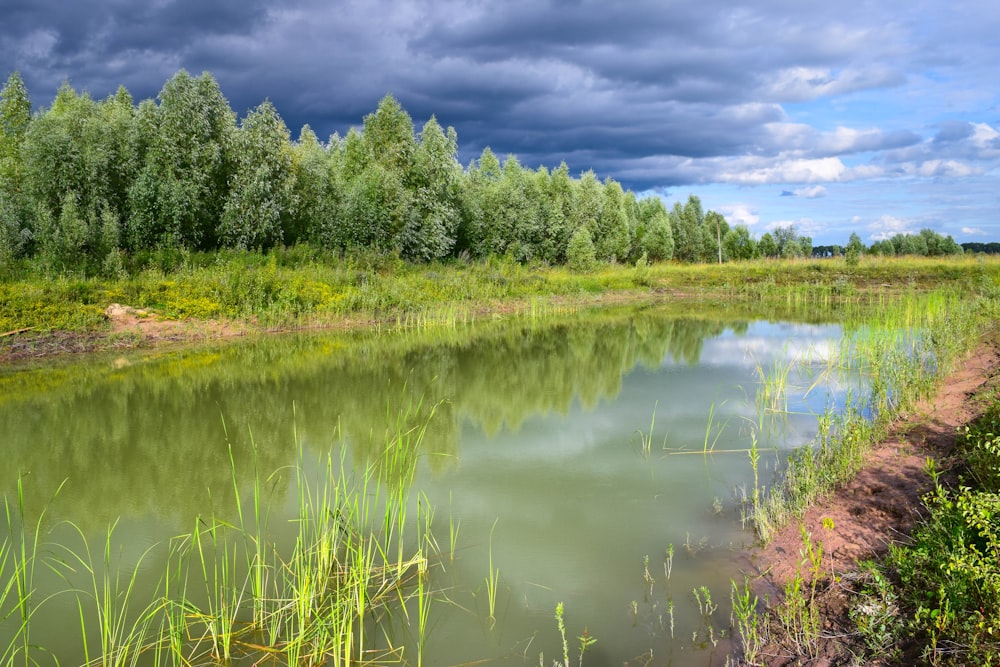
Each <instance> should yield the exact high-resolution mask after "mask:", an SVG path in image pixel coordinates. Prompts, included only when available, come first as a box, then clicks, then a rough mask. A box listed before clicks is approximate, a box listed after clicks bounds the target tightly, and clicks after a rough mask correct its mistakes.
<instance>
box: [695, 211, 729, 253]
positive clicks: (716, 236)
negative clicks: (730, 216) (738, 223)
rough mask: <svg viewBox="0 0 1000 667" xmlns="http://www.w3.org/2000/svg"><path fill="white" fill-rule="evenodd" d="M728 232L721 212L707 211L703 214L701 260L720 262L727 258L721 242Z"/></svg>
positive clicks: (727, 225) (727, 226) (726, 223)
mask: <svg viewBox="0 0 1000 667" xmlns="http://www.w3.org/2000/svg"><path fill="white" fill-rule="evenodd" d="M728 233H729V223H728V222H726V218H725V217H724V216H723V215H722V214H721V213H717V212H716V211H709V212H708V213H706V214H705V223H704V225H703V226H702V238H703V241H702V244H703V256H702V261H705V262H718V263H719V264H722V262H723V261H725V260H727V259H728V256H727V254H726V247H725V244H724V243H723V242H722V239H723V238H724V237H725V236H726V234H728Z"/></svg>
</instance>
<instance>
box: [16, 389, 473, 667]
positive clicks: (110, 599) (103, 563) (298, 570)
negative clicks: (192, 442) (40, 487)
mask: <svg viewBox="0 0 1000 667" xmlns="http://www.w3.org/2000/svg"><path fill="white" fill-rule="evenodd" d="M411 408H412V411H411V412H406V413H405V414H403V415H401V416H398V419H397V420H395V421H394V422H393V423H392V424H390V425H389V426H388V427H387V431H386V432H387V434H388V437H390V441H389V442H388V443H386V446H385V447H384V448H383V450H382V451H381V453H380V454H379V455H378V456H377V457H376V458H375V459H374V460H371V461H369V462H368V463H367V464H363V465H360V466H356V465H353V464H351V463H349V462H348V460H347V451H346V448H342V449H341V451H340V453H339V454H336V453H334V452H327V453H326V454H325V455H323V456H322V457H321V458H320V459H319V460H318V461H316V462H315V463H313V462H311V461H306V460H304V458H303V455H302V454H301V453H300V457H299V460H298V461H297V462H295V464H294V465H293V466H291V467H290V468H289V469H283V470H279V471H276V472H275V473H273V474H272V475H271V476H268V477H264V476H263V475H262V473H261V471H260V470H259V468H258V466H257V458H256V455H257V452H256V444H255V443H254V442H253V438H252V437H251V438H250V440H251V449H250V452H249V455H250V456H251V457H253V472H252V477H253V478H252V479H249V480H247V479H239V478H238V475H237V474H236V463H235V461H236V458H237V457H236V453H235V452H234V451H233V450H232V448H230V464H231V466H232V470H233V475H232V491H233V493H234V494H235V496H236V503H235V506H236V510H235V513H236V514H235V517H234V518H227V517H220V516H216V515H207V516H202V517H198V518H197V519H196V521H195V525H194V526H193V527H192V529H191V530H190V532H188V533H186V534H183V535H180V536H177V537H175V538H172V539H171V540H169V541H168V542H167V543H165V544H158V545H154V546H153V547H150V548H149V549H148V550H147V551H145V552H143V554H142V555H141V556H140V557H139V559H138V562H136V563H134V564H128V565H127V564H126V563H125V562H124V561H123V558H122V556H121V555H120V554H116V553H115V535H116V524H112V525H111V526H110V527H109V528H108V530H107V533H106V535H105V538H104V540H103V543H102V545H101V549H100V551H99V552H98V551H96V550H92V548H91V546H90V544H88V542H87V539H86V536H85V535H84V532H83V530H82V529H81V528H79V527H77V526H75V525H73V524H62V525H67V526H68V527H69V529H70V531H71V532H72V533H73V535H75V536H77V537H79V538H80V543H81V545H82V546H77V547H74V546H72V545H70V544H64V543H51V544H50V543H49V542H48V541H47V535H46V532H45V531H44V530H43V524H44V517H45V511H46V510H47V509H48V507H47V506H46V508H44V509H43V511H42V513H41V515H40V517H39V519H38V520H37V521H35V522H34V523H33V524H29V523H28V522H27V520H26V508H25V504H24V489H23V485H22V482H21V481H19V489H18V500H17V502H16V503H15V502H12V501H11V500H9V499H5V500H4V507H5V517H6V520H7V536H5V538H4V541H3V542H2V543H0V576H2V579H0V613H2V614H3V615H4V616H5V617H8V618H13V619H16V620H17V621H18V623H17V625H16V627H14V631H13V633H12V634H11V633H8V634H9V635H10V639H9V640H5V641H7V642H8V643H7V645H6V646H5V647H3V648H4V653H3V655H2V656H0V657H2V658H3V660H2V663H3V664H11V665H13V664H18V663H20V662H22V661H23V662H24V664H25V665H32V664H37V663H38V661H39V656H40V655H44V654H45V652H46V651H45V648H44V647H42V646H40V645H39V640H40V639H42V640H43V639H44V638H42V637H40V636H36V633H35V632H32V628H33V627H34V625H33V621H34V619H35V618H36V617H37V616H36V614H37V613H38V610H39V609H40V608H42V607H44V606H46V605H47V604H48V602H49V600H51V599H52V598H53V597H55V596H61V595H67V594H70V595H74V596H75V599H76V607H77V612H78V617H79V633H80V642H81V647H82V648H81V654H82V660H83V662H85V663H86V664H98V663H100V664H106V665H133V664H139V663H140V662H141V663H143V664H146V663H152V664H155V665H166V664H204V663H218V662H223V663H229V662H231V661H243V660H247V661H250V662H261V661H269V662H274V663H276V664H287V665H293V664H294V665H298V664H320V663H326V664H332V665H338V666H339V665H343V666H345V667H347V666H349V665H355V664H359V663H365V664H378V663H380V662H399V660H400V659H401V656H402V654H403V646H402V645H401V644H399V645H397V644H396V642H395V641H394V640H393V639H392V634H393V633H392V632H391V631H390V629H389V625H392V624H400V623H402V624H404V625H410V624H409V623H408V613H409V612H408V611H407V606H408V605H410V604H413V605H415V606H416V610H417V618H416V623H415V624H413V625H414V626H415V628H416V635H417V636H416V638H415V644H416V663H417V664H418V665H420V664H422V655H423V652H424V649H425V639H426V633H427V630H428V621H429V618H430V609H431V605H432V602H433V600H434V599H435V597H436V595H437V594H436V593H435V592H434V591H433V589H432V588H431V587H430V580H429V576H430V565H431V563H432V559H433V558H437V557H438V556H439V551H440V549H439V547H438V544H437V541H436V539H435V538H434V535H433V532H432V524H433V518H434V511H433V508H432V507H431V506H430V504H429V503H428V502H427V499H426V498H425V497H424V498H420V499H417V502H416V506H417V511H416V516H415V517H410V515H409V512H408V509H407V508H408V506H409V505H410V504H411V500H410V498H409V492H408V490H409V486H410V482H411V481H412V477H413V474H414V467H415V465H416V459H415V456H416V452H417V451H419V449H420V442H421V439H422V438H423V435H424V433H425V427H426V424H419V423H418V424H416V425H413V422H414V418H415V417H416V413H417V412H419V409H418V408H419V402H415V403H414V404H413V405H412V406H411ZM432 413H433V411H432ZM295 437H296V440H297V438H298V436H297V435H296V436H295ZM299 450H300V452H302V451H303V450H302V447H301V445H300V447H299ZM289 474H290V478H291V480H292V481H293V482H294V484H295V488H296V493H295V503H296V516H295V519H294V526H295V531H294V533H295V534H294V541H293V543H292V544H288V543H287V541H282V540H280V539H279V538H278V536H277V534H276V532H275V531H274V530H273V527H272V526H271V525H270V520H269V508H270V507H271V506H272V505H273V504H274V503H275V502H277V501H280V500H281V499H282V496H279V495H276V494H275V489H277V488H279V487H280V486H281V484H280V480H281V479H284V478H285V477H287V476H289ZM244 483H247V484H248V486H245V485H244ZM244 489H246V495H245V496H244ZM408 517H409V518H408ZM410 518H415V520H416V532H415V533H412V531H411V530H410V528H411V527H412V525H413V522H412V521H410ZM452 548H454V545H452ZM154 551H155V552H157V553H158V554H162V558H163V559H164V560H165V563H166V564H165V567H164V571H163V573H162V576H161V578H160V581H159V583H158V584H157V585H156V587H155V590H140V589H139V583H138V582H139V579H138V572H139V570H140V568H141V567H144V566H145V563H147V562H149V561H150V560H155V559H153V558H150V555H151V554H152V553H153V552H154ZM157 557H158V558H159V557H161V556H159V555H158V556H157ZM40 565H41V566H43V567H49V568H51V569H53V570H55V571H56V573H57V574H59V575H60V576H61V577H62V580H63V582H64V583H65V585H66V588H65V589H64V590H59V591H56V592H55V593H51V594H45V596H44V597H40V595H41V594H40V593H39V592H38V591H37V590H36V588H37V587H36V584H35V571H36V568H37V567H39V566H40ZM491 569H492V568H491ZM81 578H82V581H83V583H82V584H80V583H78V582H79V581H80V580H81ZM10 626H11V624H10V623H8V624H7V625H6V626H5V632H6V631H7V628H8V627H10ZM375 646H380V647H381V648H378V649H374V647H375ZM52 657H53V659H56V660H58V659H59V656H52Z"/></svg>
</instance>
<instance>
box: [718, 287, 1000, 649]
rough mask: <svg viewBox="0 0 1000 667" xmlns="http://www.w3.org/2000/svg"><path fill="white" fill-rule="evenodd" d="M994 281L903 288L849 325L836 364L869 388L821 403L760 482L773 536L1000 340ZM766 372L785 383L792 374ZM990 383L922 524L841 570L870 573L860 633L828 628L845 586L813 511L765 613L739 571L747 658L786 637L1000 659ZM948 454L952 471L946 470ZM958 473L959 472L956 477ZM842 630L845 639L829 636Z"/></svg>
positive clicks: (805, 642) (855, 628)
mask: <svg viewBox="0 0 1000 667" xmlns="http://www.w3.org/2000/svg"><path fill="white" fill-rule="evenodd" d="M983 287H984V289H981V290H977V291H970V292H967V293H957V292H949V291H948V290H938V291H935V292H932V293H929V294H924V295H911V296H909V297H907V298H903V299H898V300H896V301H895V302H894V303H893V304H892V305H891V306H887V307H886V308H885V309H884V310H882V311H881V313H880V315H879V318H878V320H877V321H872V322H868V323H864V324H862V325H861V326H858V327H856V328H855V329H854V330H853V332H852V333H851V335H849V336H848V337H846V338H845V341H844V343H843V345H842V349H841V351H840V353H839V355H838V361H837V363H836V364H835V365H836V366H840V367H845V368H851V369H854V370H855V371H858V372H860V373H861V376H862V377H863V378H865V385H864V387H865V389H864V392H863V394H861V395H858V396H852V397H850V398H849V400H848V403H847V406H846V409H844V410H843V411H839V412H838V413H833V412H831V411H828V412H827V413H826V414H823V415H820V416H819V418H818V419H819V433H818V435H817V437H816V440H815V442H813V443H811V445H810V446H807V447H803V448H800V449H799V450H797V451H796V452H795V453H794V454H793V455H792V456H791V457H790V458H789V460H788V463H787V468H786V469H785V471H784V473H783V476H782V478H781V480H780V482H779V483H778V484H777V485H776V486H775V487H774V488H772V489H760V490H759V489H756V488H755V489H754V492H753V495H752V501H751V506H752V510H751V512H750V515H751V518H752V523H753V525H754V527H755V529H756V531H757V533H758V535H759V536H760V537H761V538H762V539H763V540H765V541H766V540H768V539H769V538H770V537H771V535H772V534H773V533H774V532H775V531H776V530H777V529H778V528H780V527H782V526H784V525H786V524H788V523H790V522H794V521H799V520H801V517H802V516H803V514H804V513H805V511H806V510H807V509H808V508H809V507H810V506H811V505H813V504H814V503H815V502H816V501H817V500H819V499H820V498H822V497H824V496H827V495H828V494H830V493H831V492H832V491H833V490H835V489H836V488H838V487H839V486H841V485H843V484H845V483H846V482H848V481H850V480H851V479H853V478H854V476H855V475H856V474H857V473H858V471H859V470H860V469H861V468H862V467H863V466H865V464H866V462H867V460H868V457H869V455H870V454H871V452H872V450H873V449H874V447H875V446H877V445H878V443H879V442H880V441H881V440H883V439H885V438H886V437H887V436H888V435H889V433H890V430H891V428H892V427H893V425H894V423H895V422H896V420H897V419H898V418H899V416H900V415H901V414H902V413H904V412H906V411H907V409H908V408H909V407H910V406H912V405H913V404H914V403H915V402H916V401H917V400H921V399H924V400H927V399H933V397H934V395H935V392H936V391H937V389H938V387H939V386H940V383H941V381H942V380H943V379H944V378H945V377H947V376H948V374H949V373H951V372H952V371H953V370H954V369H955V368H956V365H957V363H958V362H960V361H961V360H962V359H963V358H964V357H965V356H966V355H967V354H968V353H969V352H970V351H971V350H972V349H973V348H974V347H976V346H978V345H980V344H981V343H982V342H983V340H984V337H990V338H991V339H993V340H995V337H996V335H997V332H996V322H997V320H998V319H1000V301H998V299H997V296H998V295H997V290H996V289H995V288H989V287H988V286H986V285H984V286H983ZM994 344H995V343H994ZM833 366H834V365H831V368H833ZM768 382H769V383H770V384H772V385H779V384H780V378H777V379H774V378H768ZM991 391H992V392H993V393H990V394H989V395H988V396H986V397H979V400H986V401H987V403H988V406H989V407H988V408H987V410H986V415H985V416H984V417H983V418H982V419H980V420H978V421H976V422H975V423H973V424H970V425H968V426H966V427H965V429H964V434H963V437H962V438H961V445H960V447H959V448H958V450H957V451H958V455H957V456H956V457H955V458H949V459H948V460H946V461H944V462H943V463H936V462H935V461H934V460H933V459H928V461H927V464H926V466H927V473H928V475H929V478H930V479H932V480H933V482H934V483H935V489H934V491H933V492H931V493H930V494H928V495H927V496H926V497H925V498H924V503H925V507H924V508H923V510H922V513H921V514H922V516H924V517H926V518H925V520H924V521H923V522H922V523H921V524H920V525H919V526H918V527H917V529H916V530H915V531H914V532H913V534H912V535H911V536H909V537H906V536H897V537H896V539H895V541H894V542H893V543H892V544H891V546H890V549H889V553H888V555H887V556H886V558H885V559H884V560H883V561H882V562H881V563H867V564H863V565H862V566H861V567H862V569H861V571H859V572H856V573H849V575H848V574H844V573H840V572H838V573H837V577H838V579H837V580H838V581H839V580H840V577H841V576H842V575H843V578H844V581H846V580H847V579H848V578H850V580H851V581H855V582H857V581H860V582H861V585H860V589H859V590H858V591H857V592H856V593H855V595H854V596H853V597H852V598H851V600H850V602H849V609H848V611H847V612H845V613H846V614H847V615H848V616H849V619H847V622H848V625H849V627H850V628H851V631H850V632H849V633H847V634H846V635H840V636H839V637H840V639H839V640H837V639H833V638H832V637H830V636H827V635H826V634H825V633H824V627H825V626H824V619H823V614H824V613H825V612H824V610H827V609H830V608H831V606H830V604H831V603H830V602H829V596H830V595H835V594H831V593H830V590H832V587H829V582H828V581H827V582H824V583H820V580H821V579H826V578H827V573H826V570H825V565H824V562H823V547H822V544H821V542H819V541H817V540H814V539H813V536H812V535H811V534H810V533H809V532H808V531H807V530H806V527H805V525H804V524H803V525H801V526H800V527H801V534H802V539H801V544H800V548H799V558H800V560H799V561H797V563H798V569H797V570H796V574H795V576H794V577H793V578H792V579H791V581H789V582H788V583H787V584H785V585H784V588H783V590H782V592H781V595H780V596H779V597H778V599H776V600H774V601H771V606H770V608H769V609H768V610H767V613H766V614H765V615H762V616H756V612H755V608H756V606H757V602H759V601H757V600H752V594H751V592H750V590H749V587H747V586H743V587H741V586H738V585H736V584H734V589H733V591H734V593H733V605H734V609H736V610H739V611H738V612H737V616H738V618H739V623H738V633H739V635H740V636H741V638H742V640H743V649H744V652H743V659H744V660H745V664H764V663H763V662H761V660H762V653H761V650H762V647H763V645H764V644H770V645H773V644H775V643H776V644H778V645H780V646H781V647H782V649H781V650H782V651H783V652H787V653H790V654H791V655H793V656H795V657H796V658H797V659H800V660H812V659H816V658H817V657H819V655H820V651H821V650H822V651H824V655H825V656H826V657H829V655H830V652H831V650H832V651H835V652H840V653H843V654H844V655H847V654H853V655H855V657H857V654H859V653H861V654H863V655H864V656H866V657H867V658H869V659H879V660H888V661H889V662H888V664H914V663H915V662H920V664H935V665H937V664H950V665H951V664H953V665H966V664H977V665H988V664H996V661H997V656H998V650H1000V577H998V575H997V572H998V570H997V563H998V562H1000V539H998V537H997V536H998V535H1000V519H998V517H1000V511H998V510H1000V504H998V501H997V493H996V492H997V490H998V489H1000V477H998V475H1000V445H998V436H997V435H996V434H997V433H1000V400H998V399H997V395H996V394H995V390H991ZM751 460H752V461H753V457H752V456H751ZM943 467H944V468H949V469H950V470H951V473H952V474H951V475H950V476H944V475H942V472H941V470H942V468H943ZM755 470H756V468H755ZM948 477H950V478H951V479H953V480H955V482H954V483H952V484H946V483H945V482H944V480H945V479H946V478H948ZM913 509H916V508H913ZM829 528H830V529H833V524H832V522H831V524H830V526H829ZM886 538H887V539H889V538H890V536H888V535H887V536H886ZM831 641H832V642H837V641H839V642H840V643H841V647H842V648H840V649H831V648H830V644H829V643H830V642H831ZM824 644H825V646H826V648H822V649H821V645H824Z"/></svg>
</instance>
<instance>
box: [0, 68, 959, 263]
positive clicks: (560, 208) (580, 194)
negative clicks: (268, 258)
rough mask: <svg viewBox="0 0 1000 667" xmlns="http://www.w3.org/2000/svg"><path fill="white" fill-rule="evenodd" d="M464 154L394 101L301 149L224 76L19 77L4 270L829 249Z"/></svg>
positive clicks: (11, 118)
mask: <svg viewBox="0 0 1000 667" xmlns="http://www.w3.org/2000/svg"><path fill="white" fill-rule="evenodd" d="M457 154H458V138H457V135H456V133H455V130H454V129H453V128H451V127H449V128H447V129H445V128H443V127H441V125H440V124H439V123H438V122H437V120H436V119H435V118H433V117H432V118H431V119H430V120H428V121H427V122H426V123H425V124H424V126H423V128H422V129H421V131H420V132H419V133H418V132H416V131H415V128H414V125H413V121H412V119H411V118H410V116H409V115H408V114H407V113H406V111H405V110H404V109H403V108H402V107H401V106H400V105H399V103H398V102H397V101H396V100H395V99H393V98H392V97H391V96H387V97H385V98H384V99H383V100H382V101H381V103H380V104H379V106H378V108H377V109H376V110H375V111H374V112H373V113H371V114H369V115H368V116H366V117H365V118H364V120H363V124H362V126H361V128H360V129H358V128H352V129H351V130H350V131H349V132H348V133H347V135H346V136H344V137H341V136H339V135H336V134H334V135H333V136H331V137H330V138H329V139H328V140H327V141H325V142H323V141H321V140H320V139H319V138H318V137H317V136H316V134H315V133H314V132H313V131H312V130H311V129H310V128H309V126H305V127H303V128H302V130H301V132H300V133H299V137H298V140H295V141H293V140H292V139H291V137H290V133H289V130H288V128H287V127H286V126H285V124H284V121H283V120H282V119H281V117H280V116H279V115H278V113H277V111H276V110H275V108H274V106H273V105H272V104H271V103H270V102H268V101H265V102H263V103H262V104H260V105H259V106H257V107H256V108H254V109H252V110H250V111H249V112H248V113H247V114H246V116H244V117H243V118H242V119H240V120H239V121H237V117H236V114H235V113H234V112H233V110H232V109H231V108H230V106H229V103H228V101H227V100H226V99H225V97H224V96H223V95H222V92H221V91H220V90H219V86H218V84H217V82H216V81H215V79H214V78H213V77H212V76H211V75H210V74H208V73H203V74H202V75H200V76H197V77H192V76H191V75H189V74H188V73H187V72H185V71H183V70H181V71H180V72H178V73H177V74H175V75H174V76H173V77H172V78H171V79H170V80H169V81H167V82H166V84H165V85H164V86H163V89H162V90H161V91H160V93H159V95H158V96H157V98H156V100H151V99H147V100H143V101H142V102H140V103H139V104H138V105H137V104H136V103H135V102H134V100H133V98H132V96H131V95H130V94H129V92H128V91H127V90H125V88H123V87H122V88H119V89H118V91H117V93H116V94H114V95H112V96H110V97H108V98H106V99H104V100H94V99H92V98H91V97H90V96H89V95H88V94H86V93H82V94H81V93H78V92H76V91H75V90H74V89H73V88H72V87H71V86H70V85H69V84H68V83H67V84H63V86H62V87H61V88H60V89H59V91H58V93H57V95H56V98H55V100H54V101H53V103H52V105H51V106H50V107H48V108H43V109H41V110H38V111H36V112H35V113H32V110H31V102H30V99H29V96H28V92H27V90H26V88H25V85H24V82H23V80H22V78H21V76H20V75H19V74H18V73H17V72H15V73H13V74H11V75H10V77H9V78H8V79H7V82H6V84H5V86H4V88H3V90H2V91H0V275H2V274H7V273H10V269H11V268H12V267H14V266H16V265H19V264H25V263H29V264H31V265H32V266H41V267H42V268H43V269H44V270H45V271H47V272H50V273H61V272H70V273H82V274H88V275H93V274H106V275H114V274H120V273H122V272H124V271H127V270H129V269H139V268H142V267H143V266H144V262H149V261H152V259H151V258H154V257H156V256H157V254H158V253H159V254H160V255H162V253H163V252H171V251H181V252H182V253H183V252H196V251H215V250H220V249H227V248H236V249H255V250H263V251H267V250H269V249H272V248H274V247H277V246H292V245H296V244H303V243H305V244H310V245H311V246H315V247H319V248H323V249H327V250H330V251H334V252H337V253H341V254H358V253H376V254H382V253H385V254H391V255H398V256H399V257H402V258H403V259H406V260H408V261H413V262H424V261H431V260H435V259H443V258H449V257H471V258H484V257H489V256H506V257H509V258H510V259H512V260H514V261H518V262H542V263H547V264H569V265H570V266H571V267H573V268H581V269H582V268H588V267H590V266H593V265H595V264H596V263H599V262H618V263H622V262H630V263H631V262H636V261H639V260H641V259H643V258H644V259H645V260H646V261H661V260H667V259H674V260H678V261H683V262H722V261H728V260H741V259H751V258H755V257H807V256H810V255H811V254H815V250H816V249H814V248H813V247H812V240H811V239H810V238H809V237H806V236H801V235H799V234H798V233H797V232H796V230H795V228H794V227H792V226H788V227H779V228H777V229H775V230H773V231H772V232H769V233H766V234H764V235H763V236H762V237H761V238H760V239H759V240H758V239H756V238H754V237H752V236H751V234H750V231H749V229H748V228H747V227H746V226H743V225H737V226H735V227H730V225H729V224H728V223H727V221H726V219H725V218H724V217H723V216H722V215H721V214H720V213H717V212H715V211H707V212H706V211H704V210H703V208H702V205H701V202H700V200H699V199H698V197H696V196H693V195H692V196H690V197H689V198H688V199H687V201H686V202H685V203H684V204H683V205H682V204H680V203H677V204H674V206H673V207H672V208H671V209H669V210H668V209H667V208H666V206H665V205H664V204H663V202H662V201H661V200H660V199H659V198H658V197H645V198H639V197H637V196H636V195H635V193H633V192H631V191H628V190H624V189H623V188H622V186H621V185H620V184H619V183H617V182H616V181H614V180H612V179H610V178H607V179H605V180H603V181H601V180H600V179H599V178H598V177H597V175H596V174H594V172H593V171H586V172H584V173H583V174H581V175H580V176H579V177H574V176H571V175H570V173H569V169H568V167H567V166H566V164H565V163H564V164H560V165H559V166H558V167H556V168H554V169H551V170H549V169H548V168H546V167H539V168H538V169H528V168H525V167H523V166H522V165H521V164H520V163H519V162H518V160H517V158H516V157H514V156H508V157H506V158H505V159H504V160H502V161H501V160H500V159H499V158H498V157H497V156H496V155H495V154H494V153H493V152H492V151H491V150H490V149H489V148H486V149H485V150H484V151H483V152H482V154H481V155H480V157H479V158H478V159H476V160H473V161H472V162H470V164H469V165H467V166H466V167H465V168H463V167H462V166H461V165H460V164H459V162H458V159H457ZM922 234H923V233H922ZM948 241H949V242H950V243H951V244H952V245H953V244H954V242H953V241H951V239H950V237H949V238H948ZM949 247H950V246H949ZM956 247H957V246H956ZM960 250H961V248H958V251H960ZM917 252H918V253H919V252H920V251H919V250H918V251H917ZM894 254H900V253H899V252H895V253H894Z"/></svg>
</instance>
